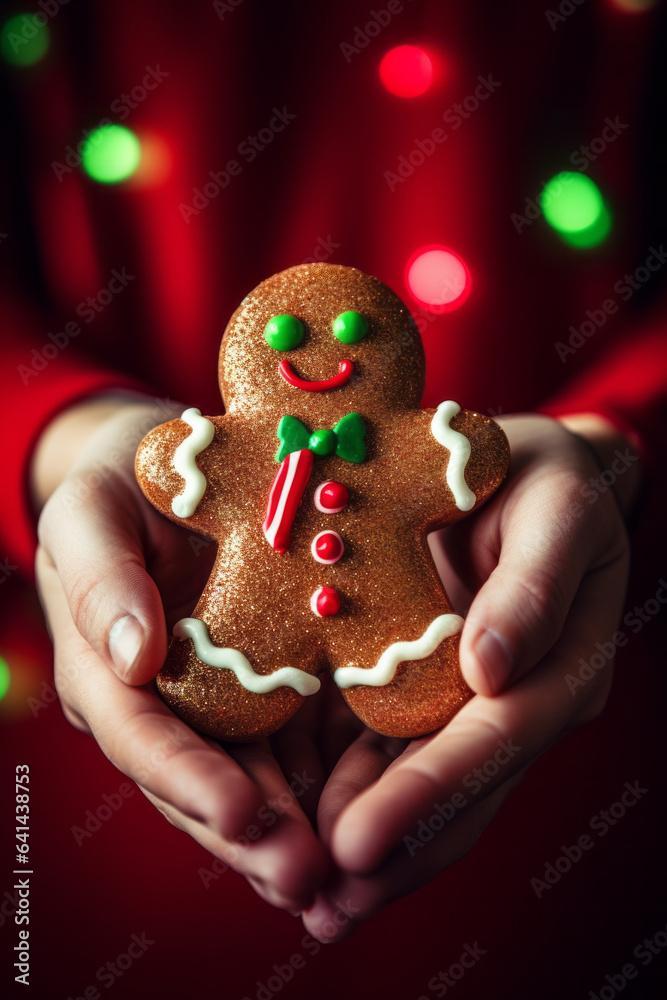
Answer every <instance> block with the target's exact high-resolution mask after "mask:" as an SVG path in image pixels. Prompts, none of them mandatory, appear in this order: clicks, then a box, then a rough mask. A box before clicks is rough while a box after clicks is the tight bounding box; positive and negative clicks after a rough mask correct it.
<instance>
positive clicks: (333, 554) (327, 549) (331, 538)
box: [310, 531, 345, 566]
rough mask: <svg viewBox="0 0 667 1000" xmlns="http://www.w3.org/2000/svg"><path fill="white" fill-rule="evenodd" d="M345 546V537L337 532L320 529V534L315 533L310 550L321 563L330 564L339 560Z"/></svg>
mask: <svg viewBox="0 0 667 1000" xmlns="http://www.w3.org/2000/svg"><path fill="white" fill-rule="evenodd" d="M344 548H345V546H344V545H343V539H342V538H341V537H340V535H339V534H338V533H337V532H335V531H320V533H319V535H315V537H314V538H313V544H312V545H311V546H310V551H311V553H312V556H313V559H315V560H317V562H319V563H324V564H325V565H327V566H330V565H331V564H332V563H335V562H338V560H339V559H340V557H341V556H342V554H343V551H344Z"/></svg>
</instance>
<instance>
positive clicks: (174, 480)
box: [136, 264, 509, 741]
mask: <svg viewBox="0 0 667 1000" xmlns="http://www.w3.org/2000/svg"><path fill="white" fill-rule="evenodd" d="M348 311H354V312H358V313H360V314H361V315H362V316H363V318H364V319H365V321H366V323H367V332H366V334H365V336H364V337H363V339H360V340H358V341H355V342H351V343H344V342H341V341H340V340H339V339H337V338H336V336H335V335H334V332H333V324H334V321H335V319H336V317H338V316H340V314H342V313H345V312H348ZM283 315H290V316H294V317H296V318H297V319H298V320H299V322H300V323H301V324H302V326H303V331H304V333H303V337H302V339H301V340H300V342H299V343H298V344H297V345H296V346H295V348H294V349H292V350H288V351H285V352H277V351H276V350H274V349H272V348H271V347H270V346H269V344H268V343H267V341H266V339H265V337H264V330H265V328H266V326H267V323H268V322H269V321H270V320H271V319H272V318H273V317H274V316H283ZM282 358H287V359H288V360H289V362H290V365H291V367H292V369H293V370H294V372H295V373H296V375H297V376H298V377H299V378H300V379H305V380H326V379H330V378H331V377H332V376H333V375H335V374H336V372H337V371H338V370H339V366H340V363H341V362H342V361H343V360H347V361H349V362H351V363H352V365H353V373H352V375H351V377H350V378H349V380H348V381H347V382H346V383H345V384H344V385H342V386H340V387H338V388H335V389H331V390H327V391H324V392H307V391H303V390H302V389H300V388H298V387H297V386H295V385H290V384H289V383H288V382H287V381H286V380H285V379H284V378H283V377H282V376H281V374H280V371H279V363H280V361H281V360H282ZM219 380H220V387H221V392H222V395H223V400H224V403H225V407H226V413H225V415H224V416H210V417H209V418H208V419H209V420H210V421H211V422H212V424H213V425H214V428H215V433H214V437H213V440H212V442H211V444H210V445H209V446H208V447H207V448H206V449H205V450H204V451H202V452H201V453H200V454H198V455H197V457H196V463H197V467H198V468H199V469H201V471H202V472H203V473H204V475H205V477H206V483H207V485H206V490H205V492H204V495H203V497H202V499H201V501H200V502H199V504H198V506H197V508H196V510H195V512H194V513H193V514H192V516H191V517H188V518H185V519H180V518H178V517H176V516H175V515H174V514H173V512H172V510H171V504H172V500H173V498H174V497H175V496H177V495H178V494H179V493H180V492H181V490H182V489H183V479H182V478H181V476H180V475H179V474H178V473H177V472H176V470H175V469H174V467H173V455H174V452H175V450H176V448H177V447H178V445H179V444H180V443H181V442H182V441H183V440H184V439H185V438H186V437H187V435H188V433H189V432H190V428H189V427H188V426H187V424H185V423H184V422H183V421H181V420H173V421H170V422H169V423H167V424H163V425H161V426H160V427H157V428H155V429H154V430H152V431H151V432H150V433H149V434H148V435H147V437H146V438H145V439H144V441H143V442H142V443H141V445H140V447H139V450H138V453H137V463H136V468H137V478H138V481H139V483H140V485H141V487H142V489H143V491H144V493H145V495H146V496H147V498H148V499H149V500H150V502H151V503H152V504H153V505H154V506H155V507H156V508H157V509H158V510H159V511H161V512H162V513H163V514H164V515H165V516H167V517H169V518H171V520H174V521H176V522H177V523H180V524H183V525H185V526H186V527H187V528H188V529H189V530H192V531H196V532H200V533H201V534H204V535H207V536H208V537H210V538H213V539H215V540H216V541H217V542H218V554H217V558H216V562H215V565H214V567H213V570H212V572H211V576H210V578H209V581H208V583H207V585H206V588H205V589H204V592H203V593H202V596H201V599H200V600H199V602H198V603H197V606H196V608H195V609H194V611H193V612H192V616H193V617H194V618H198V619H200V620H201V621H203V622H204V623H205V624H206V626H207V628H208V631H209V634H210V637H211V640H212V641H213V642H214V643H215V645H216V646H221V647H226V648H232V649H235V650H239V651H240V652H242V653H243V655H244V656H245V657H246V658H247V659H248V661H249V663H250V664H251V666H252V668H253V670H254V671H255V672H257V673H259V674H270V673H273V672H275V671H276V670H278V669H280V668H281V667H286V666H289V667H295V668H297V669H298V670H301V671H305V672H306V673H308V674H311V675H316V674H318V673H319V672H320V671H327V672H330V673H332V674H333V673H334V672H335V670H336V669H337V668H339V667H346V666H357V667H362V668H365V669H371V668H373V667H374V666H375V664H377V662H378V660H379V659H380V657H381V656H382V654H383V653H384V652H385V651H386V650H387V649H388V647H390V646H391V645H392V644H394V643H396V642H410V641H414V640H418V639H419V638H420V637H421V636H423V634H424V633H425V631H426V630H427V628H428V627H429V625H430V624H431V622H433V620H434V619H435V618H436V617H438V616H439V615H443V614H450V613H452V608H451V605H450V603H449V600H448V598H447V595H446V594H445V592H444V590H443V587H442V585H441V583H440V580H439V577H438V575H437V573H436V570H435V566H434V564H433V561H432V559H431V556H430V553H429V550H428V545H427V541H426V536H427V534H428V533H429V532H430V531H434V530H436V529H438V528H440V527H444V526H445V525H446V524H448V523H451V522H452V521H455V520H458V519H460V518H462V517H464V516H468V514H467V513H465V512H464V511H462V510H460V509H459V508H458V507H457V506H456V503H455V499H454V496H453V494H452V491H451V490H450V488H449V486H448V485H447V479H446V476H447V467H448V461H449V458H450V453H449V451H448V450H447V448H446V447H443V446H442V445H441V444H439V443H438V441H436V439H435V437H434V435H433V433H432V431H431V420H432V418H433V416H434V412H435V411H434V410H421V409H419V401H420V399H421V395H422V390H423V383H424V355H423V350H422V346H421V341H420V338H419V334H418V331H417V329H416V327H415V324H414V322H413V320H412V317H411V316H410V313H409V311H408V310H407V308H406V307H405V305H404V304H403V303H402V302H401V300H400V299H399V298H398V297H397V296H396V295H395V294H394V293H393V292H392V291H391V290H390V289H388V288H387V287H386V286H385V285H383V284H382V283H381V282H379V281H378V280H377V279H375V278H372V277H369V276H368V275H365V274H363V273H362V272H361V271H358V270H356V269H354V268H348V267H342V266H339V265H333V264H313V265H301V266H298V267H294V268H290V269H289V270H287V271H283V272H281V273H280V274H277V275H274V276H273V277H272V278H269V279H268V280H267V281H264V282H262V284H261V285H259V286H258V287H257V288H256V289H255V290H254V291H253V292H251V293H250V295H248V296H247V298H246V299H245V300H244V301H243V302H242V303H241V305H240V307H239V308H238V310H237V311H236V312H235V313H234V315H233V316H232V318H231V320H230V322H229V325H228V327H227V330H226V331H225V335H224V338H223V342H222V345H221V351H220V365H219ZM195 404H196V401H195ZM353 412H354V413H358V414H359V416H360V418H361V420H362V421H363V424H364V426H365V429H366V436H365V444H366V449H367V456H366V458H365V460H364V461H362V462H359V463H355V462H350V461H346V460H344V459H343V458H339V457H337V456H336V455H335V454H331V453H330V454H327V455H325V456H319V455H315V458H314V468H313V472H312V474H311V476H310V479H309V481H308V484H307V486H306V488H305V491H304V492H303V496H302V497H301V499H300V500H299V503H298V507H297V509H296V513H295V514H294V515H293V524H292V525H291V533H290V537H291V540H290V544H289V548H288V549H287V551H286V552H284V553H283V554H280V553H278V552H277V551H275V550H274V549H273V548H272V547H271V545H270V544H268V543H267V539H266V538H265V537H264V535H263V532H262V523H263V521H264V518H265V516H266V512H267V498H268V496H269V492H270V490H271V487H272V483H273V482H274V479H275V477H276V475H277V472H278V468H279V464H278V463H277V462H276V459H275V455H276V451H277V447H278V444H279V442H278V438H277V427H278V424H279V422H280V420H281V419H282V417H284V416H285V415H290V416H293V417H297V418H298V419H299V420H300V421H302V422H303V423H304V424H305V425H306V426H307V427H308V428H309V430H310V431H312V432H315V431H318V430H323V429H332V428H334V427H335V426H336V425H337V423H338V422H339V421H340V420H341V418H342V417H343V416H345V415H346V414H348V413H353ZM449 426H450V427H451V429H452V431H457V432H459V434H462V435H464V436H465V438H467V440H468V441H469V442H470V456H469V458H468V459H467V462H466V465H465V482H466V484H467V486H468V487H469V489H470V490H472V491H473V493H474V494H475V497H476V502H475V506H474V508H473V512H474V510H476V509H477V507H479V506H480V505H481V504H482V503H484V501H485V500H486V499H488V498H489V497H490V496H491V495H492V494H493V492H494V491H495V490H496V489H497V488H498V486H499V485H500V483H501V482H502V480H503V478H504V476H505V473H506V470H507V465H508V461H509V449H508V445H507V441H506V438H505V435H504V434H503V432H502V430H501V429H500V428H499V427H498V426H497V425H496V424H495V423H494V422H493V421H492V420H490V419H489V418H488V417H485V416H483V415H480V414H478V413H474V412H472V411H469V410H460V411H459V412H458V413H456V415H455V416H453V418H452V419H451V421H450V424H449ZM327 480H332V481H334V482H336V483H340V484H342V485H343V486H344V487H345V488H346V490H347V492H348V494H349V499H348V502H347V503H346V504H345V506H344V508H343V510H341V511H340V512H338V513H335V514H330V513H326V512H323V511H321V510H320V509H318V507H317V506H316V504H315V502H314V494H315V491H316V489H317V487H318V485H319V484H321V483H322V482H324V481H327ZM286 489H287V487H286ZM325 530H326V531H335V532H336V533H337V534H338V535H340V537H341V539H342V541H343V546H344V551H343V555H342V557H341V558H340V559H339V560H338V561H337V562H335V563H334V564H331V565H329V564H322V563H319V562H318V561H316V560H315V559H314V558H313V556H312V552H311V544H312V541H313V539H314V538H315V537H316V536H317V535H318V534H319V533H320V532H322V531H325ZM322 587H330V588H332V589H334V590H335V591H336V593H337V594H338V595H340V601H341V603H340V610H339V611H338V612H337V613H335V614H331V615H327V616H324V617H319V616H317V615H316V614H314V613H313V610H312V607H311V599H312V597H313V595H314V594H315V593H316V592H317V591H318V590H319V589H320V588H322ZM458 643H459V636H458V635H454V636H451V637H450V638H447V639H445V640H443V641H442V643H441V644H440V645H439V646H438V647H437V649H436V650H435V652H433V653H431V654H430V655H426V656H423V657H422V658H420V659H414V660H412V661H407V662H404V663H400V664H399V666H398V669H397V671H396V674H395V676H394V678H393V680H391V681H390V682H389V683H387V684H385V685H384V686H381V687H371V686H367V685H361V684H360V685H356V686H353V687H350V688H349V689H346V690H344V691H343V692H342V695H343V697H344V698H345V699H346V700H347V702H348V704H349V705H350V707H351V708H352V710H353V711H354V712H355V713H356V714H357V715H358V716H359V717H360V718H361V719H362V720H363V721H364V722H365V723H366V724H367V725H369V726H370V727H371V728H373V729H375V730H377V731H378V732H381V733H385V734H387V735H393V736H418V735H422V734H424V733H428V732H432V731H433V730H435V729H437V728H439V727H440V726H443V725H445V724H446V723H447V722H448V721H449V720H450V719H451V718H452V716H453V715H454V714H455V713H456V712H457V711H458V710H459V709H460V708H461V706H462V705H463V704H464V703H465V702H466V701H467V700H468V699H469V697H470V696H471V692H470V690H469V689H468V688H467V686H466V685H465V683H464V681H463V678H462V676H461V673H460V670H459V665H458ZM158 688H159V690H160V692H161V694H162V697H163V698H164V699H165V700H166V701H167V703H168V704H169V705H170V706H171V707H172V708H173V710H174V711H175V712H176V713H177V714H178V715H180V716H181V717H182V718H184V719H185V720H186V721H187V722H189V723H190V724H191V725H193V726H194V727H195V728H197V729H200V730H201V731H202V732H205V733H208V734H210V735H213V736H216V737H219V738H222V739H226V740H237V741H244V740H251V739H254V738H256V737H258V736H261V735H264V734H268V733H271V732H274V731H275V730H276V729H278V728H280V726H282V725H283V724H284V723H285V722H286V721H287V719H289V718H290V716H291V715H293V714H294V712H295V711H296V710H297V708H298V707H299V706H300V705H301V704H302V703H303V700H304V699H303V697H302V696H301V695H299V694H297V692H296V691H295V690H293V689H291V688H288V687H283V688H279V689H277V690H275V691H272V692H270V693H266V694H253V693H251V692H250V691H247V690H245V689H244V688H243V687H242V686H241V684H240V683H239V682H238V681H237V679H236V677H235V676H234V674H233V673H232V671H231V670H227V669H220V668H217V667H213V666H209V665H207V664H206V663H204V662H202V661H201V660H200V659H199V658H198V656H197V655H196V651H195V649H194V645H193V642H192V641H190V640H185V641H181V640H178V641H173V642H172V644H171V646H170V649H169V653H168V656H167V660H166V662H165V665H164V668H163V670H162V672H161V673H160V675H159V677H158ZM310 697H315V698H317V697H318V695H317V694H314V695H311V696H310Z"/></svg>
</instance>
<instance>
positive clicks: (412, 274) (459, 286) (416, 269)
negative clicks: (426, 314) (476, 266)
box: [405, 245, 472, 313]
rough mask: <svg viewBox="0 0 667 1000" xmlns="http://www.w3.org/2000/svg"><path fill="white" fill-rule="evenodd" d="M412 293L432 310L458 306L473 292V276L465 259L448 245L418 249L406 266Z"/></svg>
mask: <svg viewBox="0 0 667 1000" xmlns="http://www.w3.org/2000/svg"><path fill="white" fill-rule="evenodd" d="M405 283H406V285H407V286H408V289H409V291H410V294H411V295H412V296H413V298H415V299H416V300H417V301H418V302H419V303H420V304H421V305H423V306H424V307H425V308H426V309H428V310H429V311H430V312H435V313H442V312H449V311H451V310H452V309H458V308H459V306H461V305H463V303H464V302H465V300H466V299H467V298H468V296H469V295H470V290H471V288H472V279H471V276H470V271H469V270H468V267H467V265H466V263H465V261H464V260H463V259H462V258H461V257H459V255H458V254H457V253H454V251H453V250H450V249H449V248H448V247H444V246H439V245H435V246H427V247H421V248H420V249H419V250H416V251H415V253H413V255H412V256H411V257H410V259H409V260H408V263H407V265H406V268H405Z"/></svg>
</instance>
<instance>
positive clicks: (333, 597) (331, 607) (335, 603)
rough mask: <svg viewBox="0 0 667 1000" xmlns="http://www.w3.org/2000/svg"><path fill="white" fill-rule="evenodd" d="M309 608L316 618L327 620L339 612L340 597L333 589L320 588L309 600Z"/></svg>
mask: <svg viewBox="0 0 667 1000" xmlns="http://www.w3.org/2000/svg"><path fill="white" fill-rule="evenodd" d="M310 607H311V609H312V611H313V614H316V615H317V617H318V618H328V617H329V615H337V614H338V612H339V611H340V595H339V594H338V592H337V591H335V590H334V589H333V587H320V589H319V590H316V591H315V593H314V594H313V596H312V597H311V599H310Z"/></svg>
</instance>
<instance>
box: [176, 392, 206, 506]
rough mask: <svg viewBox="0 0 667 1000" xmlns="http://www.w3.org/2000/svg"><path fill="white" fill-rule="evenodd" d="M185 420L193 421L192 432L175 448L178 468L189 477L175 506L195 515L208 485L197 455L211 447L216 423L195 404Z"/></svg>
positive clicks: (184, 416) (185, 477) (186, 412)
mask: <svg viewBox="0 0 667 1000" xmlns="http://www.w3.org/2000/svg"><path fill="white" fill-rule="evenodd" d="M181 420H183V421H185V423H186V424H189V425H190V427H191V428H192V432H191V433H190V434H188V436H187V437H186V438H185V439H184V440H183V441H181V443H180V444H179V446H178V448H177V449H176V451H175V452H174V458H173V463H174V468H175V469H176V472H178V474H179V476H182V477H183V479H184V480H185V489H184V490H183V491H182V493H179V494H178V496H175V497H174V499H173V500H172V501H171V509H172V510H173V512H174V514H175V515H176V517H192V515H193V514H194V512H195V510H196V509H197V504H198V503H199V501H200V500H201V498H202V497H203V496H204V490H205V489H206V476H205V475H204V473H203V472H202V471H201V469H200V468H199V467H198V465H197V463H196V462H195V456H197V455H198V454H199V453H200V451H203V450H204V448H208V446H209V445H210V443H211V441H212V440H213V435H214V434H215V427H214V426H213V424H212V423H211V421H210V420H208V419H207V418H206V417H202V415H201V410H198V409H197V408H196V407H194V406H191V407H190V409H189V410H185V412H184V413H183V414H182V416H181Z"/></svg>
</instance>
